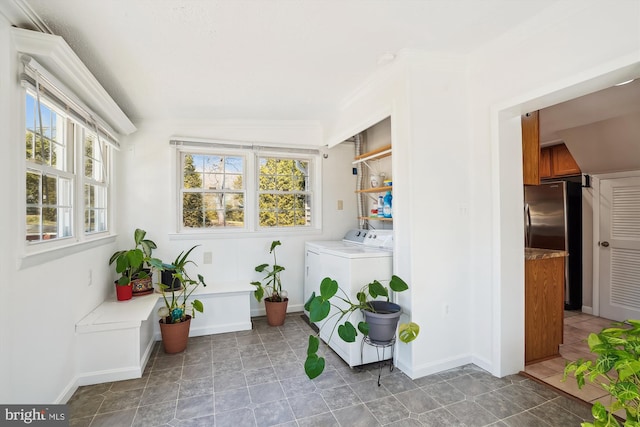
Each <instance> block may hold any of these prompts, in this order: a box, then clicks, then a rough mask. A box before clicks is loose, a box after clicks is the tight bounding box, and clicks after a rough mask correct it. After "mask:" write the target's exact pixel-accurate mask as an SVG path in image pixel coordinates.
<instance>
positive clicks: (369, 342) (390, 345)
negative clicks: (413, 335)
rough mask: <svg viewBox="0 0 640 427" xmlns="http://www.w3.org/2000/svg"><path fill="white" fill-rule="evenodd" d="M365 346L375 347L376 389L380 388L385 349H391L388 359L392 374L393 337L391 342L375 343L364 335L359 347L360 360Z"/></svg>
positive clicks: (394, 341) (394, 342) (394, 340)
mask: <svg viewBox="0 0 640 427" xmlns="http://www.w3.org/2000/svg"><path fill="white" fill-rule="evenodd" d="M365 344H367V345H370V346H372V347H375V349H376V353H377V354H378V387H380V377H381V375H382V366H383V365H384V361H385V360H386V359H385V358H384V353H385V350H386V349H387V348H391V359H389V372H393V350H394V347H395V344H396V339H395V337H394V338H393V339H391V341H386V342H377V341H372V340H371V339H370V338H369V336H368V335H366V336H365V337H364V338H363V339H362V344H361V345H360V360H362V358H363V353H364V345H365ZM381 351H382V357H380V352H381Z"/></svg>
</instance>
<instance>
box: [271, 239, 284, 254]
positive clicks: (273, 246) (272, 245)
mask: <svg viewBox="0 0 640 427" xmlns="http://www.w3.org/2000/svg"><path fill="white" fill-rule="evenodd" d="M281 244H282V243H280V240H274V241H273V242H271V249H269V253H271V252H273V250H274V249H275V248H277V247H278V246H280V245H281Z"/></svg>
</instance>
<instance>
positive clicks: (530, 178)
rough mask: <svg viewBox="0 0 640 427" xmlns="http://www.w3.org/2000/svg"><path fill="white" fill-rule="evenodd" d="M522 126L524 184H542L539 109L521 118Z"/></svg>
mask: <svg viewBox="0 0 640 427" xmlns="http://www.w3.org/2000/svg"><path fill="white" fill-rule="evenodd" d="M520 122H521V126H522V181H523V183H524V185H538V184H540V121H539V114H538V111H532V112H531V113H527V114H525V115H523V116H522V117H521V118H520Z"/></svg>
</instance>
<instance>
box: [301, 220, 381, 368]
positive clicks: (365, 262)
mask: <svg viewBox="0 0 640 427" xmlns="http://www.w3.org/2000/svg"><path fill="white" fill-rule="evenodd" d="M305 252H306V253H305V281H304V298H305V302H306V301H307V300H308V299H309V297H310V296H311V294H312V293H313V292H315V293H316V295H318V294H319V293H320V283H321V282H322V279H324V278H325V277H330V278H332V279H334V280H336V281H337V282H338V285H340V288H341V289H343V290H344V291H345V292H347V293H348V294H349V297H350V298H351V299H352V300H355V299H356V294H357V293H358V291H360V289H361V288H362V287H363V286H365V285H367V284H369V283H371V282H372V281H373V280H378V281H380V282H381V283H383V284H385V285H386V284H387V283H388V281H389V279H391V275H392V274H393V230H350V231H349V232H347V234H346V235H345V237H344V239H343V240H338V241H336V240H329V241H310V242H307V243H306V245H305ZM338 292H340V291H338ZM336 312H337V309H335V308H334V307H332V309H331V313H330V314H329V316H328V317H327V318H326V319H325V320H324V321H322V322H318V323H316V325H317V326H318V327H319V328H321V331H320V338H322V340H323V341H324V342H326V343H327V344H329V346H330V347H331V348H332V349H333V350H334V351H335V352H336V353H337V354H338V355H339V356H340V357H342V359H344V361H345V362H347V363H348V364H349V366H358V365H363V364H367V363H372V362H377V361H379V360H381V359H379V356H378V351H376V348H374V347H371V346H369V345H366V344H365V345H364V347H363V346H362V338H363V336H362V334H361V333H360V332H358V336H357V337H356V341H355V342H353V343H346V342H344V341H342V339H340V337H339V336H338V332H337V330H336V331H334V332H333V334H332V331H333V328H334V325H335V324H336V322H337V320H338V317H339V316H332V315H333V314H335V313H336ZM308 314H309V313H307V315H308ZM346 320H349V321H350V322H351V323H353V325H354V326H356V327H357V325H358V323H359V322H360V321H362V320H363V316H362V314H361V313H360V312H359V311H358V312H355V313H353V314H352V315H351V317H350V318H349V319H347V318H344V319H342V321H341V323H344V322H345V321H346ZM380 355H382V352H380ZM391 356H392V354H391V351H389V350H387V351H386V352H385V359H388V358H391Z"/></svg>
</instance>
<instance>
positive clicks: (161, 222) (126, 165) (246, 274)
mask: <svg viewBox="0 0 640 427" xmlns="http://www.w3.org/2000/svg"><path fill="white" fill-rule="evenodd" d="M136 125H137V126H138V132H136V133H135V134H133V135H131V136H129V137H128V138H127V139H126V141H125V144H124V148H123V150H122V152H121V153H120V154H121V156H122V162H121V163H120V165H119V169H118V170H117V171H116V175H117V176H118V181H119V184H118V187H117V190H118V191H117V194H118V195H119V197H118V201H117V203H118V221H119V229H120V230H123V231H122V233H123V234H125V235H126V236H127V238H128V236H129V235H130V234H131V233H133V230H134V229H135V228H138V227H139V228H143V229H145V230H146V231H147V236H148V237H149V238H150V239H152V240H154V241H155V242H156V243H157V245H158V249H157V250H156V251H154V256H157V257H159V258H161V259H164V260H172V259H174V258H175V257H176V255H177V254H178V253H179V252H180V251H183V250H185V249H188V248H190V247H191V246H193V245H200V247H198V248H197V249H196V250H194V252H193V253H192V259H193V260H194V261H195V262H196V263H197V264H198V266H197V271H198V273H200V274H202V275H203V276H204V277H205V280H206V282H207V283H208V284H214V285H215V284H216V283H224V282H238V281H246V283H249V282H251V281H253V280H259V279H261V278H262V276H261V275H260V274H258V273H256V272H255V271H254V267H255V266H256V265H259V264H262V263H265V262H270V261H271V260H272V258H271V256H270V255H269V246H270V243H271V241H272V240H274V239H278V240H280V241H281V242H282V246H280V247H279V248H278V262H279V264H281V265H283V266H284V267H285V271H284V272H283V273H282V282H283V288H284V289H286V290H287V291H288V293H289V305H288V311H289V312H293V311H302V308H303V304H304V301H303V284H304V264H305V262H304V256H305V248H304V243H305V241H307V240H330V239H333V240H339V239H342V237H343V236H344V234H345V232H346V231H347V230H348V229H350V228H356V227H357V213H356V199H355V194H354V190H355V177H354V176H353V175H352V173H351V168H352V165H351V161H352V160H353V156H354V153H353V145H351V144H345V145H342V146H339V147H335V148H332V149H326V148H324V147H320V146H321V142H322V136H321V132H320V128H319V126H317V125H316V124H314V123H300V122H293V121H292V122H271V121H267V122H264V121H263V122H254V121H248V120H247V121H221V122H217V121H211V122H206V121H205V122H203V121H197V122H196V121H183V120H175V121H170V122H143V123H140V124H136ZM176 135H180V136H189V137H191V138H202V139H208V140H222V141H225V140H226V141H230V142H233V141H245V142H255V143H257V144H260V143H272V144H282V145H292V144H295V145H298V146H300V145H304V146H307V147H311V148H321V153H323V154H326V155H327V157H326V158H324V157H323V156H322V155H321V156H320V158H319V159H318V161H319V163H318V166H319V167H321V168H322V183H321V184H320V186H319V187H318V190H319V191H321V192H322V228H321V229H317V230H315V229H312V230H299V229H298V230H286V231H277V232H255V233H248V232H244V233H239V234H238V233H198V234H187V233H182V234H177V222H176V218H177V208H176V199H175V197H176V189H175V176H174V175H175V174H176V168H177V167H178V165H177V162H178V160H177V159H176V149H175V147H172V146H170V145H169V141H170V140H171V138H172V137H174V136H176ZM132 183H135V184H134V185H132ZM338 200H342V201H343V209H342V210H338ZM203 252H211V254H212V263H211V264H204V263H203ZM195 268H196V267H194V269H195ZM194 271H195V270H194ZM205 309H206V307H205ZM251 314H252V315H253V316H257V315H264V304H263V303H258V302H257V301H256V300H255V299H253V298H252V299H251Z"/></svg>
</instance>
